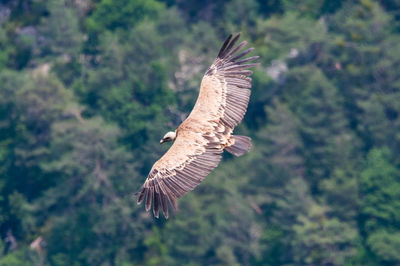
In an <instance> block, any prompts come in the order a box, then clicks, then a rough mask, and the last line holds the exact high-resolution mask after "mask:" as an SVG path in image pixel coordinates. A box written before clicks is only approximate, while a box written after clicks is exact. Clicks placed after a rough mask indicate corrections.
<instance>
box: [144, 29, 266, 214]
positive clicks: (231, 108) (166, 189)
mask: <svg viewBox="0 0 400 266" xmlns="http://www.w3.org/2000/svg"><path fill="white" fill-rule="evenodd" d="M239 37H240V33H238V34H237V35H236V36H235V37H233V39H232V35H230V36H229V37H228V38H227V39H226V41H225V42H224V44H223V45H222V47H221V50H220V51H219V53H218V56H217V58H216V59H215V60H214V63H213V64H212V65H211V66H210V67H209V68H208V70H207V71H206V73H205V75H204V77H203V80H202V81H201V86H200V92H199V96H198V98H197V101H196V104H195V106H194V108H193V110H192V112H191V113H190V115H189V116H188V117H187V119H186V120H185V121H183V122H182V124H181V125H180V126H179V127H178V128H177V129H176V131H175V132H168V133H167V134H166V135H165V136H164V137H163V139H162V140H161V141H160V143H164V142H169V141H174V140H175V142H174V144H173V145H172V146H171V148H170V149H169V150H168V151H167V152H166V153H165V154H164V156H162V157H161V159H159V160H158V161H157V162H156V163H155V164H154V166H153V168H152V169H151V170H150V173H149V175H148V177H147V179H146V181H145V183H144V184H143V186H142V188H141V189H140V190H139V191H138V200H137V203H138V204H140V203H141V202H142V201H145V206H146V211H149V210H150V208H151V204H152V202H153V213H154V216H155V217H157V218H158V216H159V210H160V206H161V208H162V211H163V213H164V216H165V218H168V202H169V204H170V206H171V207H172V208H173V210H174V211H176V210H177V203H176V199H177V198H180V197H182V196H183V195H185V194H186V193H187V192H189V191H190V190H193V189H194V188H195V187H196V186H197V185H198V184H200V182H201V181H203V179H204V178H205V177H206V176H207V175H208V174H209V173H210V172H211V171H212V170H213V169H214V168H215V167H217V165H218V163H219V161H220V160H221V157H222V156H221V154H222V152H223V151H224V150H226V151H228V152H230V153H231V154H233V155H235V156H241V155H243V154H245V153H246V152H248V150H249V149H250V148H251V142H250V140H251V139H250V138H249V137H246V136H238V135H232V132H233V129H234V128H235V126H236V125H237V124H238V123H239V122H240V121H241V120H242V119H243V116H244V114H245V113H246V109H247V105H248V102H249V98H250V90H249V88H250V87H251V78H249V76H250V75H251V74H252V71H250V70H248V68H251V67H254V66H256V65H258V64H257V63H247V62H249V61H253V60H255V59H257V58H258V56H252V57H248V58H244V59H243V56H245V55H247V54H248V53H250V52H251V51H253V50H254V48H250V49H247V50H244V51H242V52H240V53H238V54H237V52H238V51H240V50H241V49H242V48H243V47H244V46H246V44H247V42H246V41H243V42H241V43H240V44H239V45H237V46H236V47H235V44H236V42H237V40H238V39H239Z"/></svg>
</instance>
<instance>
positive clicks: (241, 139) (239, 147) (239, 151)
mask: <svg viewBox="0 0 400 266" xmlns="http://www.w3.org/2000/svg"><path fill="white" fill-rule="evenodd" d="M231 138H233V139H234V140H235V142H234V144H233V145H232V146H229V147H226V148H225V150H226V151H227V152H230V153H232V154H233V155H235V156H242V155H243V154H245V153H246V152H248V151H249V150H250V148H251V138H249V137H246V136H238V135H235V136H232V137H231Z"/></svg>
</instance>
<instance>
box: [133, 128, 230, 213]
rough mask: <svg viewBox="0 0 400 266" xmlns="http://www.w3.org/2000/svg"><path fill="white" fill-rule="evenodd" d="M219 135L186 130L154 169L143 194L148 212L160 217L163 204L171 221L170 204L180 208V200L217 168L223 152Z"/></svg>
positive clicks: (140, 199)
mask: <svg viewBox="0 0 400 266" xmlns="http://www.w3.org/2000/svg"><path fill="white" fill-rule="evenodd" d="M216 139H218V138H216V137H215V136H211V135H203V133H202V132H196V131H189V130H183V131H181V132H180V133H178V136H177V138H176V140H175V142H174V144H173V145H172V146H171V148H170V149H169V150H168V151H167V153H165V154H164V156H162V157H161V158H160V159H159V160H158V161H157V162H156V163H155V164H154V166H153V168H152V169H151V171H150V173H149V175H148V177H147V179H146V181H145V183H144V184H143V187H142V188H141V190H140V192H139V197H138V204H140V203H141V202H142V201H143V200H144V199H146V200H145V206H146V211H149V210H150V208H151V202H152V201H153V213H154V216H155V217H157V218H158V216H159V209H160V205H161V208H162V211H163V212H164V216H165V217H166V218H168V202H169V203H170V204H171V206H172V207H173V209H174V210H176V209H177V204H176V201H175V200H176V198H180V197H182V196H183V195H184V194H186V193H187V192H189V191H190V190H193V189H194V188H195V187H196V186H197V185H198V184H200V182H201V181H203V179H204V178H205V177H206V176H207V175H208V174H209V173H210V172H211V171H212V170H213V169H214V168H215V167H217V165H218V163H219V161H220V160H221V153H222V151H223V149H222V147H221V144H220V143H219V141H215V140H216Z"/></svg>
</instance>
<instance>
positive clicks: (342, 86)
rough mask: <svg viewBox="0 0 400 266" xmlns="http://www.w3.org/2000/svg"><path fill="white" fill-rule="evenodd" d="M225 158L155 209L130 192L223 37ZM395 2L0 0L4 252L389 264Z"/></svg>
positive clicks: (108, 260) (394, 175) (1, 256)
mask: <svg viewBox="0 0 400 266" xmlns="http://www.w3.org/2000/svg"><path fill="white" fill-rule="evenodd" d="M239 31H241V32H242V33H243V37H242V38H241V39H242V40H249V42H250V44H251V45H252V46H254V47H255V48H256V51H255V52H253V55H260V56H261V59H260V61H261V66H260V67H258V68H256V69H255V73H254V76H253V89H252V91H253V92H252V96H251V102H250V105H249V109H248V112H247V115H246V117H245V119H244V121H243V123H242V124H241V126H240V127H239V128H238V130H237V131H236V132H237V133H239V134H246V135H249V136H251V137H252V138H253V144H254V148H253V150H252V151H251V152H250V153H249V154H247V155H245V156H243V157H241V158H233V157H232V156H230V155H227V154H226V155H225V158H224V160H223V162H222V163H221V164H220V166H219V167H218V168H217V169H216V170H215V171H213V172H212V174H211V175H209V176H208V177H207V178H206V180H205V182H203V183H202V184H201V185H200V186H199V187H197V189H196V190H195V191H193V192H191V193H189V194H187V195H186V196H185V197H183V198H182V199H181V200H180V201H179V204H180V211H179V212H178V213H176V214H175V215H172V217H170V218H169V219H168V220H165V219H164V218H161V219H154V218H153V216H152V215H150V214H148V213H146V212H145V210H144V207H143V206H137V205H136V201H135V198H134V197H133V193H134V192H135V191H137V190H138V189H139V187H140V186H141V185H142V183H143V181H144V180H145V178H146V176H147V174H148V171H149V169H150V168H151V166H152V164H153V163H154V162H155V160H157V159H158V158H159V156H160V155H162V154H163V153H164V151H165V150H166V149H168V147H169V145H168V144H165V145H162V146H161V145H160V144H159V140H160V139H161V137H162V136H163V135H164V133H165V132H167V131H169V130H174V129H175V128H176V126H177V125H179V124H180V122H181V121H182V119H184V118H185V117H186V116H187V115H188V113H189V112H190V111H191V108H192V106H193V104H194V101H195V99H196V97H197V94H198V88H199V83H200V80H201V77H202V76H203V74H204V71H205V70H206V69H207V67H208V66H209V65H210V64H211V62H212V61H213V60H214V58H215V56H216V55H217V53H218V50H219V48H220V46H221V44H222V42H223V41H224V39H225V38H226V37H227V36H228V35H229V34H230V33H236V32H239ZM399 71H400V1H399V0H380V1H372V0H360V1H346V0H338V1H330V0H304V1H290V0H266V1H262V0H230V1H221V0H207V1H194V0H186V1H185V0H159V1H157V0H131V1H128V0H50V1H46V0H2V1H0V191H1V194H0V265H1V266H5V265H7V266H10V265H11V266H16V265H60V266H61V265H65V266H69V265H74V266H77V265H104V266H106V265H123V266H128V265H400V252H399V251H400V73H399Z"/></svg>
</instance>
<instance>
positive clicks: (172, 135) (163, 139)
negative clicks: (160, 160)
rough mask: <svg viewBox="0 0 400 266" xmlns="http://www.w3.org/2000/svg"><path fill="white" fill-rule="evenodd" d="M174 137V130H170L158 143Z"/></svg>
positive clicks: (168, 140) (171, 139)
mask: <svg viewBox="0 0 400 266" xmlns="http://www.w3.org/2000/svg"><path fill="white" fill-rule="evenodd" d="M175 138H176V132H174V131H170V132H168V133H167V134H165V136H164V137H163V138H162V140H160V144H163V143H164V142H170V141H173V140H175Z"/></svg>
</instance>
